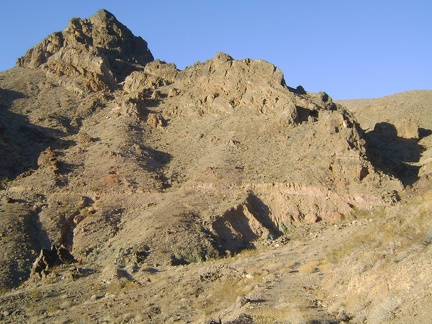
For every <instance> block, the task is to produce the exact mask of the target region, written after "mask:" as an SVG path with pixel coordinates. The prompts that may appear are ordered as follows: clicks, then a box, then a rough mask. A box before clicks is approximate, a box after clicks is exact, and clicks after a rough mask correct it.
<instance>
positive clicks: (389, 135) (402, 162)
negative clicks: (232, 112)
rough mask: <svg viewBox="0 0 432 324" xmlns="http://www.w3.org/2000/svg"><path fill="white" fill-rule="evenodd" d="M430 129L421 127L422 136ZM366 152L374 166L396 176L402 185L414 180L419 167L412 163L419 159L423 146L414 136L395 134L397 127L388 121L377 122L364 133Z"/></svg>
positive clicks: (416, 178)
mask: <svg viewBox="0 0 432 324" xmlns="http://www.w3.org/2000/svg"><path fill="white" fill-rule="evenodd" d="M429 132H430V130H426V129H421V130H419V133H421V135H423V137H424V136H425V135H426V134H428V133H429ZM365 138H366V140H367V144H368V145H367V152H368V156H369V159H370V161H371V163H372V164H373V165H374V167H375V168H377V169H378V170H381V171H383V172H385V173H387V174H389V175H392V176H394V177H396V178H398V179H399V180H400V181H401V182H402V184H403V185H404V186H409V185H412V184H413V183H414V182H416V181H417V180H418V179H419V177H418V172H419V169H420V167H419V166H416V165H412V164H410V163H415V162H418V161H419V160H420V157H421V153H422V152H423V151H424V147H423V146H422V145H419V140H418V139H415V138H409V139H406V138H402V137H398V136H397V129H396V127H395V126H394V125H392V124H390V123H385V122H383V123H378V124H376V125H375V128H374V130H372V131H370V132H368V133H366V136H365Z"/></svg>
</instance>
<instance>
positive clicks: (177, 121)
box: [0, 10, 403, 287]
mask: <svg viewBox="0 0 432 324" xmlns="http://www.w3.org/2000/svg"><path fill="white" fill-rule="evenodd" d="M0 88H1V113H2V119H1V121H0V126H1V128H0V140H1V142H0V152H1V153H2V154H3V155H4V156H7V158H6V159H3V160H2V161H0V163H2V170H1V173H0V175H1V176H2V178H3V180H4V181H3V183H2V190H1V192H0V195H1V198H2V200H1V201H2V202H1V204H2V206H3V207H1V208H0V209H1V212H2V213H7V214H8V213H9V212H8V211H14V210H23V211H25V212H23V215H25V217H26V218H25V219H26V222H27V223H28V224H38V226H36V227H32V228H31V229H28V230H27V231H24V232H23V233H21V232H19V233H18V234H14V232H11V233H10V234H7V235H10V238H11V240H12V241H11V242H15V243H13V244H12V245H11V246H12V247H13V248H16V249H18V250H19V249H22V247H21V245H20V244H21V243H22V240H23V239H22V238H23V237H30V238H31V244H30V246H31V248H30V251H33V252H31V256H28V255H27V254H26V255H25V256H22V260H21V261H20V262H19V267H20V272H19V273H18V272H14V271H10V269H11V267H10V266H8V267H2V270H1V271H2V276H3V277H4V278H7V280H6V279H5V280H4V283H5V284H4V285H6V286H8V287H10V286H13V285H16V284H17V283H18V282H20V280H21V281H22V280H25V279H26V278H27V277H28V274H29V271H30V265H31V260H32V258H33V257H35V256H36V254H37V253H38V249H39V248H40V247H49V246H50V243H58V244H63V245H65V246H66V247H68V248H69V249H71V250H72V251H73V253H74V255H75V256H76V257H77V258H80V259H83V260H86V262H92V263H94V264H97V265H98V266H101V267H102V266H114V265H116V266H119V267H122V268H125V269H129V268H128V267H132V266H138V267H145V266H152V265H158V264H159V265H160V264H173V265H178V264H187V263H190V262H195V261H202V260H208V259H211V258H217V257H219V256H224V255H226V254H233V253H236V252H238V251H240V250H242V249H245V248H251V247H254V246H258V245H263V244H268V242H271V241H272V240H274V239H275V238H277V237H279V236H281V235H284V233H285V232H287V231H288V230H293V229H294V228H295V227H296V226H298V225H299V224H302V223H315V222H320V221H324V222H331V221H340V220H344V219H350V218H353V217H355V215H356V214H355V213H356V212H358V211H359V210H365V209H370V208H374V207H379V206H387V205H391V204H393V203H395V202H396V201H397V200H398V199H399V196H400V194H401V192H402V190H403V186H402V184H401V183H400V181H399V180H398V179H396V178H394V177H392V176H390V175H388V174H385V173H383V172H378V171H377V170H376V168H375V166H374V164H372V163H371V160H370V159H369V152H368V147H367V145H366V140H365V136H364V135H365V134H364V131H363V130H362V129H361V127H360V126H359V124H358V123H357V121H356V118H354V117H353V115H352V114H351V113H350V112H349V111H348V110H346V109H345V108H344V107H343V106H341V105H339V104H336V103H334V102H333V101H332V99H331V98H330V97H329V96H328V95H327V94H326V93H319V94H313V93H308V92H306V91H304V90H303V89H302V88H301V87H298V88H296V89H294V88H291V87H289V86H287V85H286V84H285V81H284V78H283V74H282V72H281V71H280V70H279V69H278V68H277V67H275V66H274V65H272V64H270V63H268V62H265V61H260V60H249V59H243V60H234V59H233V58H231V57H230V56H229V55H227V54H224V53H217V54H216V55H215V57H213V58H212V59H210V60H208V61H206V62H204V63H200V62H198V63H196V64H195V65H193V66H190V67H187V68H186V69H184V70H183V71H179V70H178V69H177V68H176V66H175V65H174V64H167V63H165V62H162V61H159V60H153V57H152V55H151V53H150V51H149V49H148V48H147V44H146V42H145V41H143V40H142V39H141V38H139V37H135V36H134V35H133V34H132V33H131V32H130V31H129V30H128V29H127V28H126V27H125V26H124V25H122V24H121V23H119V22H118V21H117V20H116V19H115V17H114V16H113V15H112V14H110V13H108V12H107V11H104V10H102V11H99V12H98V13H97V14H96V15H94V16H92V17H91V18H90V19H88V20H87V19H72V20H71V22H70V23H69V26H68V27H67V28H66V29H65V30H64V31H63V32H58V33H54V34H52V35H50V36H49V37H48V38H47V39H45V40H44V41H42V42H41V43H40V44H38V45H36V46H35V47H34V48H33V49H31V50H29V51H28V52H27V53H26V54H25V56H24V57H22V58H20V59H19V60H18V63H17V67H16V68H14V69H11V70H9V71H6V72H3V73H2V74H1V78H0ZM6 177H7V178H8V179H7V180H8V181H6ZM11 204H12V205H13V206H14V207H13V208H12V207H11V206H12V205H11ZM5 206H6V207H5ZM8 215H12V214H10V213H9V214H8ZM23 217H24V216H23ZM2 219H3V218H2ZM4 219H6V218H4ZM27 223H26V224H27ZM26 235H27V236H26ZM20 242H21V243H20ZM184 242H188V244H187V245H185V244H184ZM134 253H135V255H137V254H136V253H138V255H140V256H142V257H140V259H139V262H136V260H135V259H134V258H133V257H131V255H133V254H134ZM19 258H21V256H19ZM15 259H16V257H15V254H14V253H13V252H10V253H9V252H8V253H7V254H4V255H3V256H2V262H3V263H4V264H7V265H10V264H11V262H12V261H13V262H15V261H16V260H15ZM133 260H135V261H133ZM125 271H126V270H125ZM18 276H19V277H18Z"/></svg>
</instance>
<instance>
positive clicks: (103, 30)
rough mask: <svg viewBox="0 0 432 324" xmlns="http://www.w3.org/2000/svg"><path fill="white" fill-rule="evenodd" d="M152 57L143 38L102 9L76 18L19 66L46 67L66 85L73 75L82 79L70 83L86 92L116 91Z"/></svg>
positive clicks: (45, 41) (31, 50)
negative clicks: (118, 85)
mask: <svg viewBox="0 0 432 324" xmlns="http://www.w3.org/2000/svg"><path fill="white" fill-rule="evenodd" d="M152 60H153V56H152V54H151V52H150V50H149V49H148V47H147V43H146V42H145V41H144V40H143V39H142V38H141V37H136V36H134V35H133V34H132V32H131V31H130V30H129V29H127V28H126V26H124V25H123V24H121V23H120V22H119V21H117V19H116V18H115V17H114V16H113V15H112V14H111V13H109V12H108V11H106V10H100V11H98V12H97V13H96V14H95V15H94V16H92V17H90V19H79V18H74V19H72V20H71V21H70V22H69V25H68V26H67V28H66V29H65V30H64V31H63V32H57V33H53V34H52V35H50V36H48V37H47V38H46V39H45V40H43V41H42V42H41V43H39V44H38V45H36V46H35V47H33V48H32V49H30V50H29V51H28V52H27V53H26V54H25V55H24V56H23V57H21V58H19V59H18V60H17V66H18V67H25V68H31V69H36V68H40V69H43V70H45V71H46V72H48V73H49V74H53V75H54V77H55V78H60V79H62V80H63V81H64V82H65V83H66V84H68V83H69V81H70V78H73V79H75V78H79V79H80V80H79V81H77V82H72V84H71V85H69V86H70V87H73V90H75V91H77V92H82V91H84V90H91V91H100V90H107V89H110V90H114V89H115V88H116V87H117V84H118V83H119V82H121V81H123V80H124V78H125V77H126V76H127V75H129V74H130V73H131V72H132V71H135V70H138V69H142V68H143V67H144V66H145V65H146V64H147V63H148V62H151V61H152ZM66 79H67V80H66Z"/></svg>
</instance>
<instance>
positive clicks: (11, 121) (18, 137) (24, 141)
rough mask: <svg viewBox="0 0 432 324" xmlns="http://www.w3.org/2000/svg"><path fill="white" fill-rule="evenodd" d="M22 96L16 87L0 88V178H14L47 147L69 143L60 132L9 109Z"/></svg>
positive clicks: (31, 166) (34, 164) (25, 169)
mask: <svg viewBox="0 0 432 324" xmlns="http://www.w3.org/2000/svg"><path fill="white" fill-rule="evenodd" d="M22 98H25V96H24V95H23V94H22V93H20V92H17V91H13V90H7V89H0V156H1V157H2V158H1V159H0V180H1V179H5V178H7V179H9V180H12V179H15V178H16V177H17V176H18V175H19V174H21V173H23V172H25V171H27V170H30V169H36V168H37V160H38V157H39V155H40V153H41V152H42V151H44V150H45V149H46V148H48V147H50V146H51V147H52V148H56V147H63V146H65V145H66V146H70V145H72V144H73V143H66V142H65V141H63V140H61V139H60V138H61V137H62V136H64V135H65V134H63V133H62V132H60V131H58V130H55V129H50V128H46V127H41V126H37V125H34V124H31V123H30V122H29V121H28V119H27V117H26V116H25V115H21V114H17V113H14V112H11V111H10V110H9V109H10V107H11V106H12V104H13V101H14V100H17V99H22Z"/></svg>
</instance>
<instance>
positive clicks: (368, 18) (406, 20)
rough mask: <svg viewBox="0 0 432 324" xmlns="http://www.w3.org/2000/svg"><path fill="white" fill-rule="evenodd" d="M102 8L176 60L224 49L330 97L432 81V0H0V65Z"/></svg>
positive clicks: (427, 85)
mask: <svg viewBox="0 0 432 324" xmlns="http://www.w3.org/2000/svg"><path fill="white" fill-rule="evenodd" d="M102 8H105V9H107V10H108V11H110V12H111V13H113V14H114V15H115V16H116V17H117V19H118V20H119V21H121V22H122V23H123V24H125V25H126V26H127V27H128V28H129V29H130V30H131V31H132V32H133V33H134V34H135V35H137V36H141V37H142V38H144V39H145V40H146V41H147V42H148V44H149V48H150V50H151V51H152V53H153V56H154V57H155V58H158V59H161V60H164V61H167V62H173V63H176V65H177V67H178V68H179V69H183V68H185V67H186V66H188V65H192V64H193V63H194V62H196V61H202V62H203V61H205V60H207V59H210V58H212V57H213V56H214V54H215V53H216V52H226V53H228V54H230V55H231V56H233V57H234V58H235V59H243V58H246V57H248V58H252V59H263V60H266V61H269V62H271V63H273V64H275V65H276V66H278V67H279V68H280V69H281V70H282V71H283V72H284V74H285V80H286V82H287V84H288V85H290V86H292V87H296V86H297V85H302V86H303V87H304V88H305V89H306V90H307V91H312V92H319V91H326V92H327V93H328V94H330V96H332V97H333V98H334V99H351V98H371V97H380V96H384V95H389V94H393V93H396V92H400V91H406V90H414V89H428V90H430V89H432V1H431V0H409V1H408V0H403V1H401V0H327V1H325V0H303V1H300V0H297V1H294V0H292V1H291V0H267V1H264V0H262V1H254V0H249V1H247V0H237V1H236V0H231V1H227V0H218V1H205V0H200V1H191V0H182V1H181V0H171V1H167V0H159V1H146V0H141V1H138V0H137V1H132V0H131V1H128V0H124V1H118V0H117V1H101V0H91V1H90V0H75V1H59V0H57V1H54V0H43V1H33V0H28V1H24V0H14V1H12V0H10V1H9V0H0V10H1V13H2V14H1V18H0V43H1V49H0V71H3V70H6V69H9V68H11V67H13V66H14V64H15V60H16V59H17V58H18V57H20V56H22V55H24V53H25V52H26V50H27V49H29V48H31V47H32V46H34V45H35V44H36V43H38V42H39V41H41V40H43V39H44V38H45V37H46V36H48V35H49V34H51V33H52V32H55V31H61V30H63V29H64V28H65V27H66V26H67V24H68V22H69V20H70V19H71V18H73V17H80V18H89V17H90V16H91V15H93V14H94V13H95V12H96V11H97V10H99V9H102Z"/></svg>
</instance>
